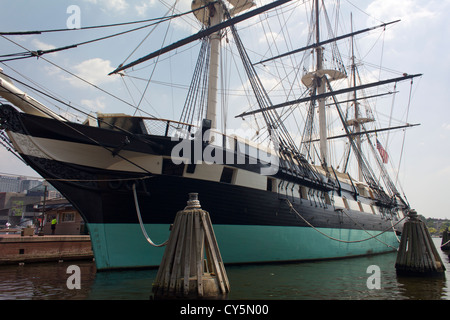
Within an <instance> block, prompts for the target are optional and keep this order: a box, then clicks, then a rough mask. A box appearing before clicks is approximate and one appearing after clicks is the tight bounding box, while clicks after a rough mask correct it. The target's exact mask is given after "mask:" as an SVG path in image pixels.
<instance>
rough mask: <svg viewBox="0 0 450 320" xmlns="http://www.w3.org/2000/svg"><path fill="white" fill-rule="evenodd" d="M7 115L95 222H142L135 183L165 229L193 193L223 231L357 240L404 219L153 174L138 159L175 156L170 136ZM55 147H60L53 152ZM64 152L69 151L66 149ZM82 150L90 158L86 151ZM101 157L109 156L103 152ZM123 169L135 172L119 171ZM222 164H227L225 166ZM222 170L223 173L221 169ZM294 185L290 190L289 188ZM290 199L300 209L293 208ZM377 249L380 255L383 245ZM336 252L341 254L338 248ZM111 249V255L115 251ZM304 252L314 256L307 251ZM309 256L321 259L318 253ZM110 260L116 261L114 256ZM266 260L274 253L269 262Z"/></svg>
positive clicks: (41, 164) (147, 219) (22, 147)
mask: <svg viewBox="0 0 450 320" xmlns="http://www.w3.org/2000/svg"><path fill="white" fill-rule="evenodd" d="M2 120H3V123H4V126H5V127H6V129H7V132H8V134H9V135H10V137H11V140H12V141H13V142H14V143H15V145H16V147H17V149H18V151H19V153H20V155H21V156H22V157H23V159H24V160H25V161H26V162H27V163H28V164H29V165H30V166H31V167H33V169H35V170H36V171H37V172H38V173H39V174H41V175H42V176H43V177H44V178H46V179H48V181H49V182H50V183H51V184H52V185H53V186H54V187H55V188H57V189H58V190H59V191H60V192H61V193H62V194H63V195H64V196H65V197H66V198H67V199H68V200H69V201H70V202H71V203H72V204H73V205H74V206H75V207H76V208H77V210H78V211H79V212H80V213H81V215H82V216H83V218H84V219H85V221H86V222H87V224H88V227H89V226H92V227H93V226H96V228H97V226H109V227H107V228H112V227H114V225H116V226H118V228H122V229H123V228H124V226H126V225H130V226H135V225H138V224H139V221H138V216H137V212H136V205H135V202H134V197H133V184H135V185H136V190H137V196H138V204H139V208H140V212H141V215H142V220H143V223H144V224H145V225H162V226H163V225H170V224H171V223H173V221H174V217H175V215H176V213H177V212H178V211H179V210H182V209H183V208H184V207H185V206H186V201H187V199H188V194H189V193H191V192H196V193H198V194H199V200H200V203H201V206H202V208H203V209H204V210H206V211H208V212H209V213H210V216H211V220H212V222H213V224H214V225H215V226H217V227H219V228H220V226H224V228H225V229H223V230H228V229H227V228H232V227H233V226H236V227H238V228H242V227H245V226H249V227H251V228H254V227H262V229H261V230H268V229H265V227H275V228H276V229H277V232H278V234H281V236H282V234H283V231H282V230H283V228H285V227H288V228H289V230H293V229H292V228H294V230H296V229H295V228H297V230H299V231H300V230H302V231H301V232H302V234H306V233H305V232H304V231H303V230H307V231H308V233H309V232H310V230H311V229H316V228H317V229H323V230H338V231H339V230H341V231H342V232H345V234H348V235H349V237H350V235H351V234H352V230H354V231H355V232H353V234H358V237H359V238H361V237H362V235H364V236H367V237H369V236H370V234H369V233H370V232H372V233H371V234H373V233H381V232H382V231H386V230H387V231H388V232H386V233H390V234H393V231H392V230H393V229H391V227H392V224H393V223H396V221H397V220H398V218H397V217H389V218H386V217H384V216H382V215H376V214H372V213H368V212H360V211H357V210H352V209H344V208H340V207H337V206H335V205H334V204H333V203H332V202H331V203H328V204H327V203H326V202H325V201H323V200H320V199H319V198H318V197H311V198H310V199H302V198H301V197H300V196H299V194H298V193H297V196H296V195H295V193H294V192H293V188H292V182H289V181H288V183H287V185H286V184H285V187H284V188H279V187H278V188H274V189H272V188H271V189H272V190H270V189H269V190H263V189H261V188H260V189H258V188H252V187H247V186H243V185H237V184H234V183H231V182H222V181H220V180H219V181H212V180H208V179H200V178H197V177H195V175H191V176H187V174H186V172H187V171H186V170H187V168H184V171H183V172H184V173H183V172H181V174H180V172H179V171H177V170H175V171H173V172H169V173H164V169H163V171H162V172H154V170H153V171H152V170H149V169H146V168H145V167H144V166H145V162H141V163H136V162H134V161H137V160H139V159H140V158H142V157H148V159H150V160H152V159H153V158H151V157H163V156H167V155H170V149H171V147H173V145H174V142H173V141H171V140H170V139H169V138H168V137H161V136H150V135H145V136H144V135H142V136H129V135H127V134H126V133H124V132H120V131H114V130H107V129H102V128H95V127H88V126H84V125H78V124H68V123H61V122H59V121H56V120H52V119H42V118H40V117H36V116H30V115H26V114H21V113H18V112H16V111H14V110H11V109H3V115H2ZM126 139H128V140H129V141H130V142H129V143H126V144H124V143H123V141H126ZM67 145H69V147H68V146H67ZM53 147H54V149H53V150H49V149H52V148H53ZM65 148H66V149H65ZM61 150H67V151H66V152H65V153H63V152H61ZM92 150H94V151H96V152H94V153H92V154H90V153H89V152H91V151H92ZM67 152H69V153H72V154H71V155H70V157H69V158H70V159H73V160H74V161H73V162H70V161H60V160H55V159H52V158H51V157H50V155H52V154H56V155H57V156H60V157H66V156H67V155H66V153H67ZM83 152H84V153H85V155H84V154H81V153H83ZM137 153H139V154H138V155H139V156H135V158H133V157H131V156H130V157H128V156H127V157H128V158H127V157H125V156H121V155H136V154H137ZM80 154H81V155H80ZM98 154H103V155H102V156H101V157H100V156H98ZM82 155H83V156H82ZM121 157H122V158H123V159H121ZM105 158H107V159H105ZM129 159H131V160H129ZM136 159H137V160H136ZM145 159H147V158H145ZM161 160H162V158H161ZM76 161H78V162H85V163H91V165H83V164H80V163H78V164H77V163H74V162H76ZM97 161H103V162H105V163H108V166H109V167H110V168H111V167H115V169H114V170H112V169H107V168H101V167H100V166H99V165H97ZM152 161H153V160H152ZM103 162H102V163H103ZM155 163H157V162H155ZM121 166H122V167H123V166H128V167H131V168H133V169H132V170H120V168H121ZM208 166H219V165H208ZM222 167H223V165H221V168H222ZM259 167H260V164H257V165H253V166H251V165H249V164H243V165H239V166H236V168H238V169H241V170H246V172H250V171H252V170H253V171H254V172H257V171H258V169H259ZM221 168H220V170H222V169H221ZM209 169H211V167H209ZM195 170H197V171H201V168H197V169H195V168H194V171H195ZM196 173H197V172H196ZM185 175H186V176H185ZM264 179H265V178H264ZM264 181H265V180H264ZM289 184H290V187H288V186H289ZM332 194H334V193H332ZM350 195H351V190H350ZM290 204H292V205H293V208H294V209H295V210H292V209H291V207H290ZM311 227H313V228H311ZM102 228H103V227H102ZM105 228H106V227H105ZM280 228H281V229H280ZM105 230H106V229H105ZM221 230H222V229H221ZM258 230H259V229H258ZM274 230H275V229H274ZM280 230H281V231H280ZM286 230H288V229H286ZM396 230H397V231H399V230H401V225H397V226H396ZM102 232H104V234H102V235H98V234H97V233H98V232H97V231H96V233H95V235H94V236H93V239H92V241H93V245H94V247H97V249H95V250H94V253H95V254H96V256H98V257H99V259H98V260H99V261H100V260H101V258H100V256H101V255H102V254H104V252H99V251H102V250H106V248H105V245H104V241H105V240H104V239H106V238H108V237H110V235H108V234H107V233H108V232H107V231H102ZM223 232H225V233H224V237H225V239H226V238H227V237H228V236H230V237H233V235H232V234H229V235H228V236H227V233H226V232H227V231H223ZM259 232H260V231H259ZM263 232H266V231H263ZM339 234H341V233H339ZM368 234H369V235H368ZM121 236H123V237H124V238H123V241H127V240H126V239H127V237H128V236H129V235H127V234H126V233H123V234H121ZM264 236H266V235H264ZM270 236H271V234H270V233H269V234H267V237H269V238H270ZM113 237H115V236H113ZM308 237H311V236H308ZM318 237H322V238H323V236H322V235H318ZM352 237H353V236H352ZM391 240H392V239H391ZM102 241H103V242H102ZM329 241H332V240H329ZM94 242H95V243H94ZM110 242H111V241H110ZM101 243H103V244H101ZM130 245H131V244H130ZM377 245H379V244H377ZM383 247H384V246H383ZM330 248H332V246H330ZM317 249H318V250H317V251H318V252H319V251H321V250H323V248H317ZM385 249H386V250H387V251H391V250H392V246H389V245H388V246H387V247H385ZM108 250H110V249H108ZM114 250H115V249H114ZM249 250H250V249H249ZM287 250H290V249H287ZM296 250H297V249H296ZM309 250H311V249H309ZM312 250H313V251H314V250H315V249H314V248H313V249H312ZM128 251H129V250H128ZM340 251H342V252H340ZM376 251H377V252H379V251H380V249H377V250H376ZM249 252H253V251H252V250H250V251H249ZM331 252H334V251H333V250H331ZM373 252H374V251H373V250H372V249H371V246H370V245H366V246H364V247H361V249H360V250H352V249H348V248H345V249H344V248H342V247H339V251H338V252H336V253H330V254H327V255H326V257H334V258H335V257H341V256H349V255H361V254H370V253H373ZM112 254H113V253H108V255H112ZM129 254H131V255H132V254H133V253H132V252H130V253H129ZM302 254H304V253H302ZM302 254H296V253H293V254H292V255H291V256H292V257H293V258H287V259H289V260H290V259H297V258H296V257H298V259H299V260H302V258H301V257H302V256H303V255H302ZM121 255H123V253H121ZM225 256H226V255H225ZM274 256H276V255H274ZM291 256H289V257H291ZM305 256H307V257H308V255H305ZM309 256H312V257H314V255H309ZM318 257H322V255H318ZM96 259H97V257H96ZM108 259H109V260H111V259H112V260H114V259H113V258H111V257H108ZM108 259H103V260H105V261H106V260H108ZM267 259H272V258H264V259H263V260H264V261H266V260H267ZM280 259H282V258H277V257H275V258H274V259H273V260H280ZM109 260H108V261H109ZM235 260H236V259H235ZM237 260H239V259H237ZM237 260H236V261H237ZM241 260H242V259H241ZM244 260H245V259H244ZM253 260H254V261H258V259H257V258H253ZM154 261H158V260H157V259H156V260H154ZM236 261H235V262H236ZM238 262H239V261H238ZM242 262H245V261H242ZM152 263H154V262H152ZM143 264H145V263H143ZM118 265H119V264H118V263H114V262H108V263H105V265H104V266H102V268H114V267H117V266H118ZM119 267H120V266H119Z"/></svg>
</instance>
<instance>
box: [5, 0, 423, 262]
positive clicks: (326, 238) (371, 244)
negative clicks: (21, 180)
mask: <svg viewBox="0 0 450 320" xmlns="http://www.w3.org/2000/svg"><path fill="white" fill-rule="evenodd" d="M295 2H296V1H293V0H278V1H274V2H271V3H268V4H265V5H261V6H257V5H256V4H255V3H253V2H252V1H251V0H226V1H225V0H218V1H211V0H194V1H192V5H191V9H192V11H191V12H190V14H193V15H194V16H195V18H196V19H197V20H198V21H199V22H201V24H202V28H201V30H200V31H199V32H198V33H195V34H193V35H191V36H189V37H187V38H185V39H183V40H180V41H178V42H175V43H173V44H171V45H168V46H166V47H162V48H161V49H158V50H157V51H155V52H153V53H150V54H148V55H146V56H144V57H142V58H139V59H137V60H135V61H133V62H131V63H128V64H122V65H120V66H119V67H117V69H116V70H113V71H112V72H111V75H112V76H114V75H117V74H119V75H121V76H124V75H125V74H126V72H127V70H130V68H133V67H135V66H138V65H140V64H142V63H144V62H146V61H151V60H152V59H155V58H156V59H158V57H161V56H163V55H165V54H167V53H169V52H172V51H173V50H175V49H177V48H181V47H182V46H185V45H187V44H189V43H192V42H194V41H197V42H200V43H201V46H200V47H201V48H200V53H199V58H198V60H197V63H196V65H195V72H194V76H193V78H192V81H191V86H190V90H189V93H188V95H187V97H186V103H185V106H184V109H183V111H182V114H181V116H180V120H179V121H176V120H167V119H161V118H154V117H146V116H136V115H133V116H129V115H126V114H101V113H98V114H97V116H96V117H95V116H94V115H92V114H88V115H87V117H86V120H85V121H84V122H83V123H79V122H76V121H69V120H68V119H66V117H65V116H63V115H61V114H58V113H56V112H55V111H52V110H51V109H50V108H48V107H47V106H45V105H44V104H42V103H40V102H39V101H37V100H36V99H34V98H32V97H31V96H29V95H28V94H25V93H24V92H23V91H21V90H20V89H19V88H18V87H16V84H21V85H23V86H26V87H27V88H30V90H31V88H32V86H29V85H27V84H26V83H24V82H22V81H20V80H18V79H17V78H13V77H12V76H11V75H10V74H7V73H6V72H2V73H1V74H0V96H2V97H3V98H4V99H6V100H8V103H2V105H1V106H0V118H1V126H2V129H3V130H4V131H5V132H6V134H7V138H8V139H9V140H8V143H10V144H11V146H12V147H13V148H14V150H15V152H16V154H17V155H18V156H19V157H20V158H22V159H23V160H24V161H25V162H26V163H27V164H28V165H30V166H31V167H32V168H33V169H34V170H36V172H38V173H39V174H40V175H42V177H44V178H45V179H47V180H48V181H49V182H50V183H51V184H52V185H53V186H54V187H55V188H57V189H58V190H59V191H60V192H61V193H62V194H63V195H64V196H65V197H66V198H67V199H68V200H69V201H70V202H71V203H72V204H73V205H74V206H75V207H76V208H77V209H78V211H79V212H80V213H81V215H82V216H83V218H84V220H85V222H86V224H87V226H88V229H89V233H90V235H91V240H92V246H93V251H94V255H95V262H96V266H97V269H98V270H107V269H117V268H136V267H152V266H158V265H159V264H160V261H161V258H162V255H163V252H164V244H165V242H164V241H165V240H166V239H168V236H169V234H170V225H171V224H172V223H173V220H174V217H175V215H176V213H177V211H179V210H181V209H183V208H184V207H185V205H186V201H187V199H188V194H189V193H192V192H195V193H198V194H199V200H200V203H201V206H202V208H203V209H204V210H207V211H208V212H209V213H210V216H211V220H212V222H213V224H214V231H215V235H216V238H217V241H218V244H219V247H220V250H221V254H222V258H223V260H224V262H225V263H228V264H241V263H266V262H285V261H312V260H322V259H335V258H344V257H353V256H361V255H370V254H378V253H384V252H391V251H392V250H395V249H396V248H397V247H398V243H399V241H398V237H399V236H400V235H401V230H402V222H403V219H404V217H405V215H406V214H407V212H408V210H410V205H409V203H408V201H407V199H406V197H405V196H404V195H402V194H401V193H400V192H399V190H398V188H397V187H396V184H395V183H394V182H393V180H392V178H390V175H389V172H388V170H387V169H386V168H385V163H386V162H387V160H388V159H387V157H388V154H387V152H386V150H385V149H384V148H383V146H381V144H380V142H379V141H378V139H377V137H376V136H375V135H376V134H377V133H379V132H383V130H390V129H395V128H396V129H398V128H399V127H395V128H394V127H390V128H379V127H375V124H374V123H375V122H374V117H373V115H372V114H371V113H370V109H368V108H366V114H364V112H363V111H364V110H362V107H361V106H362V105H363V104H362V102H361V101H363V98H367V99H369V100H370V99H371V98H372V99H373V98H374V97H375V95H372V96H369V97H364V96H363V92H364V90H365V89H367V88H372V87H379V86H383V85H386V84H396V83H398V82H401V81H404V80H408V79H412V78H414V77H416V76H419V75H407V74H404V75H401V76H399V77H396V78H391V79H386V80H378V81H374V82H368V83H359V82H358V73H357V67H358V63H356V62H355V55H354V53H352V54H351V63H350V67H345V64H344V62H343V59H342V58H341V57H340V56H339V51H338V49H337V44H338V43H339V42H341V41H344V40H351V41H350V42H351V43H352V48H353V40H354V37H355V36H356V35H358V34H360V33H361V32H368V31H370V30H373V29H375V28H381V29H383V28H386V26H387V25H389V24H390V23H384V24H381V25H378V26H376V27H373V28H367V29H364V30H361V31H353V30H352V31H351V32H350V33H348V34H343V35H341V36H337V35H336V34H334V35H333V36H332V37H331V38H322V34H321V32H320V31H319V30H320V21H321V19H320V15H321V13H322V14H323V13H326V11H325V7H324V2H323V1H320V0H315V1H313V2H312V3H311V6H310V8H311V16H310V23H311V27H310V29H309V37H308V43H307V44H306V45H305V46H304V47H301V48H299V49H295V50H293V51H291V52H286V53H282V54H279V55H277V56H272V57H267V56H266V58H265V59H261V60H260V61H251V60H250V56H249V54H248V52H247V49H246V47H244V45H243V43H242V41H241V38H240V36H239V33H238V29H237V26H238V24H239V23H241V22H243V21H245V20H247V19H249V18H251V17H255V16H257V15H262V14H267V13H269V12H272V13H273V12H275V13H280V12H281V13H282V12H283V8H284V9H286V8H287V6H290V5H291V4H292V3H295ZM292 7H294V6H292ZM292 7H289V8H292ZM280 8H281V9H280ZM326 21H327V20H326ZM4 34H6V33H3V35H4ZM9 35H11V33H9ZM230 38H232V41H230V40H229V39H230ZM225 39H226V40H227V41H226V42H227V44H226V45H233V46H235V47H236V48H237V52H238V55H239V57H240V58H241V60H242V65H243V67H244V70H245V74H246V76H247V77H246V81H247V83H248V84H249V86H250V87H251V89H252V91H253V96H254V97H255V98H254V99H255V101H256V102H255V103H251V104H249V105H248V106H247V107H246V109H247V111H245V112H242V113H240V114H238V115H236V118H243V119H246V121H247V122H249V121H251V120H252V119H255V120H257V121H262V124H263V125H262V126H260V127H258V130H257V132H256V135H255V136H256V137H255V139H254V141H251V140H250V139H249V138H248V137H244V138H242V137H239V136H237V135H232V134H229V132H230V131H227V130H226V129H224V128H222V129H223V130H222V131H220V130H219V127H220V126H219V121H218V120H217V114H218V111H217V106H218V98H217V97H218V91H220V90H219V88H218V87H219V85H218V83H219V78H220V76H219V69H221V65H220V48H221V47H222V46H223V45H225V44H224V42H225ZM328 48H331V49H328ZM67 49H70V46H68V47H64V48H58V49H51V50H41V51H30V52H28V55H29V56H33V57H36V56H38V57H43V56H44V55H45V54H47V53H51V52H56V51H63V50H67ZM330 52H332V55H333V59H326V58H325V55H326V54H328V53H330ZM296 55H303V58H302V59H301V62H302V63H305V62H306V61H309V62H310V64H309V65H306V64H303V65H300V64H299V65H295V70H296V72H297V73H296V75H297V79H296V81H295V82H292V83H289V84H288V86H289V88H291V89H289V90H288V91H290V92H291V91H292V92H294V91H295V90H294V89H298V91H295V92H297V93H296V94H297V97H296V98H295V99H285V100H284V101H281V102H279V103H278V102H277V103H275V102H273V101H275V100H276V99H273V98H272V97H271V96H270V92H268V91H267V89H266V88H265V86H264V81H262V79H261V78H260V77H259V75H258V73H257V72H256V70H257V68H258V67H259V66H265V67H266V68H268V67H269V66H270V64H271V63H272V64H277V63H281V62H280V61H283V59H286V57H287V59H292V57H293V56H296ZM24 56H26V54H22V56H21V57H20V58H24ZM305 57H310V58H309V59H310V60H308V59H306V58H305ZM2 58H3V60H2V61H3V62H5V61H6V60H7V59H12V58H14V57H12V55H8V56H6V55H3V56H2ZM292 61H295V59H294V60H292ZM330 61H332V64H334V66H332V67H329V66H328V64H329V62H330ZM299 79H300V80H301V81H298V80H299ZM349 79H350V81H348V80H349ZM335 83H337V84H338V85H336V88H334V86H335ZM342 83H345V84H347V83H349V86H348V87H345V88H344V87H342ZM34 89H35V88H34ZM38 92H39V93H40V94H44V95H46V97H48V98H51V97H50V96H49V95H47V94H46V93H44V92H42V91H38ZM298 92H300V94H298ZM345 94H350V96H351V97H350V98H349V99H344V98H342V97H343V95H345ZM382 94H392V92H389V93H381V94H377V95H376V96H381V95H382ZM58 102H59V103H64V102H62V101H61V99H58ZM154 103H156V102H154ZM346 105H348V106H349V107H348V108H346ZM160 107H161V108H163V107H164V106H160ZM331 110H333V111H331ZM349 110H350V111H349ZM294 112H302V113H303V119H304V122H303V125H302V126H299V127H297V128H296V131H295V132H292V131H291V130H288V128H287V125H286V124H287V122H288V117H289V116H291V115H292V114H293V113H294ZM327 112H328V113H330V112H333V113H334V115H337V118H338V123H339V124H340V126H341V128H342V129H341V130H342V131H341V134H340V135H330V132H329V131H328V130H327V128H328V125H329V124H330V123H327V121H328V117H327ZM334 123H336V122H334ZM407 126H410V125H409V124H406V125H404V126H401V127H407ZM264 129H265V130H264ZM334 133H335V132H333V134H334ZM338 140H344V141H345V143H341V146H342V147H346V148H345V151H343V154H344V156H343V158H342V159H344V160H343V161H342V162H341V165H340V166H339V167H338V166H337V165H335V164H333V163H332V157H331V156H330V149H329V145H330V144H331V143H333V142H335V141H338ZM365 142H367V143H366V144H367V145H368V146H367V147H363V144H365ZM377 142H378V145H377V144H376V143H377ZM365 148H366V149H365ZM343 149H344V148H343ZM369 156H371V157H373V159H375V160H371V161H372V162H370V161H369ZM351 159H355V160H351ZM342 163H343V164H342ZM353 163H356V167H357V171H356V172H357V173H356V176H352V175H351V174H350V165H351V164H353ZM371 163H372V165H371ZM373 163H374V164H375V165H373ZM375 170H379V171H380V173H378V174H377V173H375Z"/></svg>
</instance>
